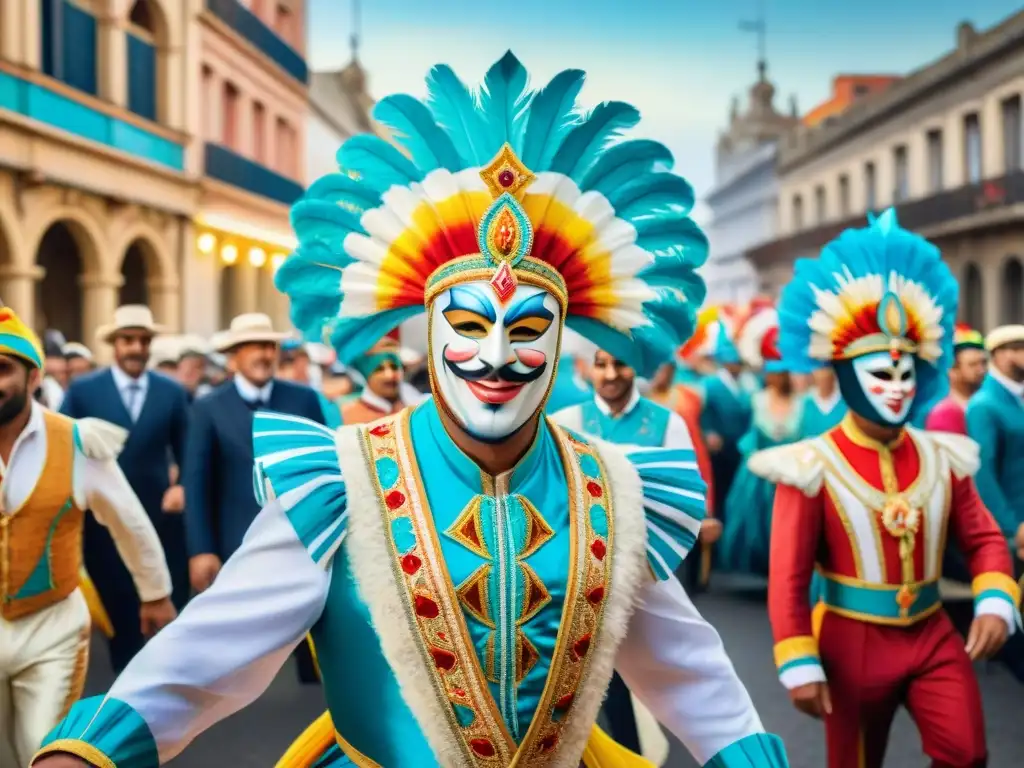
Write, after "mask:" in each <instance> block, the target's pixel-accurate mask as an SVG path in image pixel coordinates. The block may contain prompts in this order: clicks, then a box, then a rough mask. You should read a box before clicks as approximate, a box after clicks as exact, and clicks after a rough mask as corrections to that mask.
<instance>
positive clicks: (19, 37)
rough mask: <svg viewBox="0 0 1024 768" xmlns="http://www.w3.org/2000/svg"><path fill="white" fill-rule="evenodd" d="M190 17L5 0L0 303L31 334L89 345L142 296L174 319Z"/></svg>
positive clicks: (61, 1)
mask: <svg viewBox="0 0 1024 768" xmlns="http://www.w3.org/2000/svg"><path fill="white" fill-rule="evenodd" d="M189 20H190V9H189V7H188V5H187V4H186V3H183V2H180V0H179V1H178V2H172V1H171V0H0V299H2V300H3V301H4V302H5V303H7V304H9V305H10V306H12V307H13V308H15V309H16V310H17V311H18V312H19V313H21V314H22V315H23V316H24V317H25V318H26V321H27V322H29V323H31V324H33V325H35V326H36V327H37V328H39V329H43V328H46V327H55V328H59V329H60V330H62V331H63V332H64V333H65V335H66V336H67V337H68V338H70V339H76V340H83V341H85V342H87V343H90V344H91V343H92V342H93V341H94V333H95V330H96V327H97V326H98V325H100V324H102V323H105V322H108V321H109V319H110V317H111V314H112V313H113V310H114V308H115V307H116V306H117V305H118V303H120V302H137V301H142V302H146V303H148V304H150V305H151V306H152V307H153V309H154V312H155V314H156V316H157V317H158V319H159V321H161V322H163V323H166V324H168V325H170V326H172V327H176V326H178V325H179V324H180V322H181V305H180V301H179V296H180V288H181V283H180V270H179V264H180V263H181V259H182V254H183V251H184V250H185V249H187V246H188V244H189V242H190V236H189V235H190V226H191V225H190V217H191V215H192V212H193V210H194V209H195V200H196V185H195V180H194V178H192V177H191V175H190V174H189V172H188V168H187V154H188V151H189V142H190V134H189V108H188V99H187V97H186V92H187V78H188V75H187V65H188V61H189V57H190V56H191V55H193V54H194V51H195V43H194V41H193V40H192V39H191V37H190V35H189V31H188V30H189ZM100 351H101V352H102V350H100Z"/></svg>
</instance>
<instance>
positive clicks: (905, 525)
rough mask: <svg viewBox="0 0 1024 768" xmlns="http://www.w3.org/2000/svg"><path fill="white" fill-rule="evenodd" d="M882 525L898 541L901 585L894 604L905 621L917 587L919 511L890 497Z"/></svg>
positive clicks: (915, 596) (901, 500)
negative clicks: (916, 552) (915, 584)
mask: <svg viewBox="0 0 1024 768" xmlns="http://www.w3.org/2000/svg"><path fill="white" fill-rule="evenodd" d="M881 516H882V525H883V526H884V527H885V530H886V532H887V533H889V535H890V536H893V537H895V538H897V539H899V543H900V571H901V576H902V578H903V585H902V586H901V587H900V588H899V591H898V592H897V593H896V604H897V605H898V606H899V609H900V618H901V619H906V618H907V617H908V616H909V615H910V609H911V608H912V607H913V605H914V602H915V601H916V600H917V593H918V590H917V587H916V586H914V582H915V578H914V542H915V541H916V539H917V532H918V530H920V528H921V510H919V509H915V508H913V507H912V506H910V503H909V502H908V501H907V499H906V498H905V497H904V496H902V495H897V496H892V497H890V498H889V500H888V501H887V502H886V503H885V506H884V507H883V508H882V515H881Z"/></svg>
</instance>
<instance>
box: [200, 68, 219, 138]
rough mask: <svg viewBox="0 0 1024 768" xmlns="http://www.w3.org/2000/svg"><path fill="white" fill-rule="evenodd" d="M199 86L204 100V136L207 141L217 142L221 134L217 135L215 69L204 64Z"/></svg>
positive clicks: (202, 110) (201, 110)
mask: <svg viewBox="0 0 1024 768" xmlns="http://www.w3.org/2000/svg"><path fill="white" fill-rule="evenodd" d="M199 87H200V93H201V94H202V100H203V102H202V105H201V108H200V112H201V113H202V115H203V138H204V139H205V140H206V141H210V142H214V143H216V142H218V141H219V140H220V136H218V135H217V129H216V125H217V121H216V119H215V117H216V107H217V101H218V98H217V91H216V86H215V85H214V81H213V70H212V69H211V68H210V67H209V66H208V65H206V64H203V69H202V74H201V80H200V86H199Z"/></svg>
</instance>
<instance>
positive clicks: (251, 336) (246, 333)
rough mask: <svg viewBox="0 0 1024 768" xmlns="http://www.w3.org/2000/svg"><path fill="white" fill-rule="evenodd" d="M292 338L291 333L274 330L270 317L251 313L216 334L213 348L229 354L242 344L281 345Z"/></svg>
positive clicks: (236, 319)
mask: <svg viewBox="0 0 1024 768" xmlns="http://www.w3.org/2000/svg"><path fill="white" fill-rule="evenodd" d="M290 337H291V334H289V333H282V332H281V331H275V330H274V323H273V322H272V321H271V319H270V317H268V316H267V315H264V314H263V313H262V312H249V313H247V314H244V315H239V316H238V317H236V318H235V319H234V320H232V321H231V327H230V328H228V330H226V331H222V332H221V333H219V334H215V338H214V340H213V342H214V344H213V348H214V350H215V351H216V352H227V351H228V350H229V349H231V348H232V347H237V346H238V345H240V344H262V343H266V342H271V343H274V344H279V343H280V342H282V341H284V340H285V339H288V338H290Z"/></svg>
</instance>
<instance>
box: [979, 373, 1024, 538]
mask: <svg viewBox="0 0 1024 768" xmlns="http://www.w3.org/2000/svg"><path fill="white" fill-rule="evenodd" d="M967 435H968V436H969V437H970V438H972V439H973V440H974V441H975V442H976V443H978V445H979V446H981V467H980V468H979V469H978V474H977V475H976V476H975V478H974V482H975V484H976V485H977V486H978V493H979V494H980V495H981V500H982V501H984V502H985V506H986V507H988V509H989V511H990V512H991V513H992V516H993V517H995V519H996V522H997V523H998V524H999V528H1000V529H1001V530H1002V531H1003V533H1004V534H1006V536H1008V537H1012V536H1013V535H1014V534H1015V533H1016V531H1017V528H1018V526H1020V524H1021V523H1024V403H1022V402H1021V401H1020V400H1019V399H1018V398H1016V397H1014V395H1013V393H1012V392H1010V390H1008V389H1007V388H1006V387H1005V386H1003V385H1002V384H1001V383H999V381H997V380H996V379H995V378H993V377H992V376H991V375H989V376H986V377H985V380H984V381H983V382H982V384H981V389H980V390H979V391H978V392H977V394H975V395H974V397H972V398H971V399H970V402H968V404H967Z"/></svg>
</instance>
